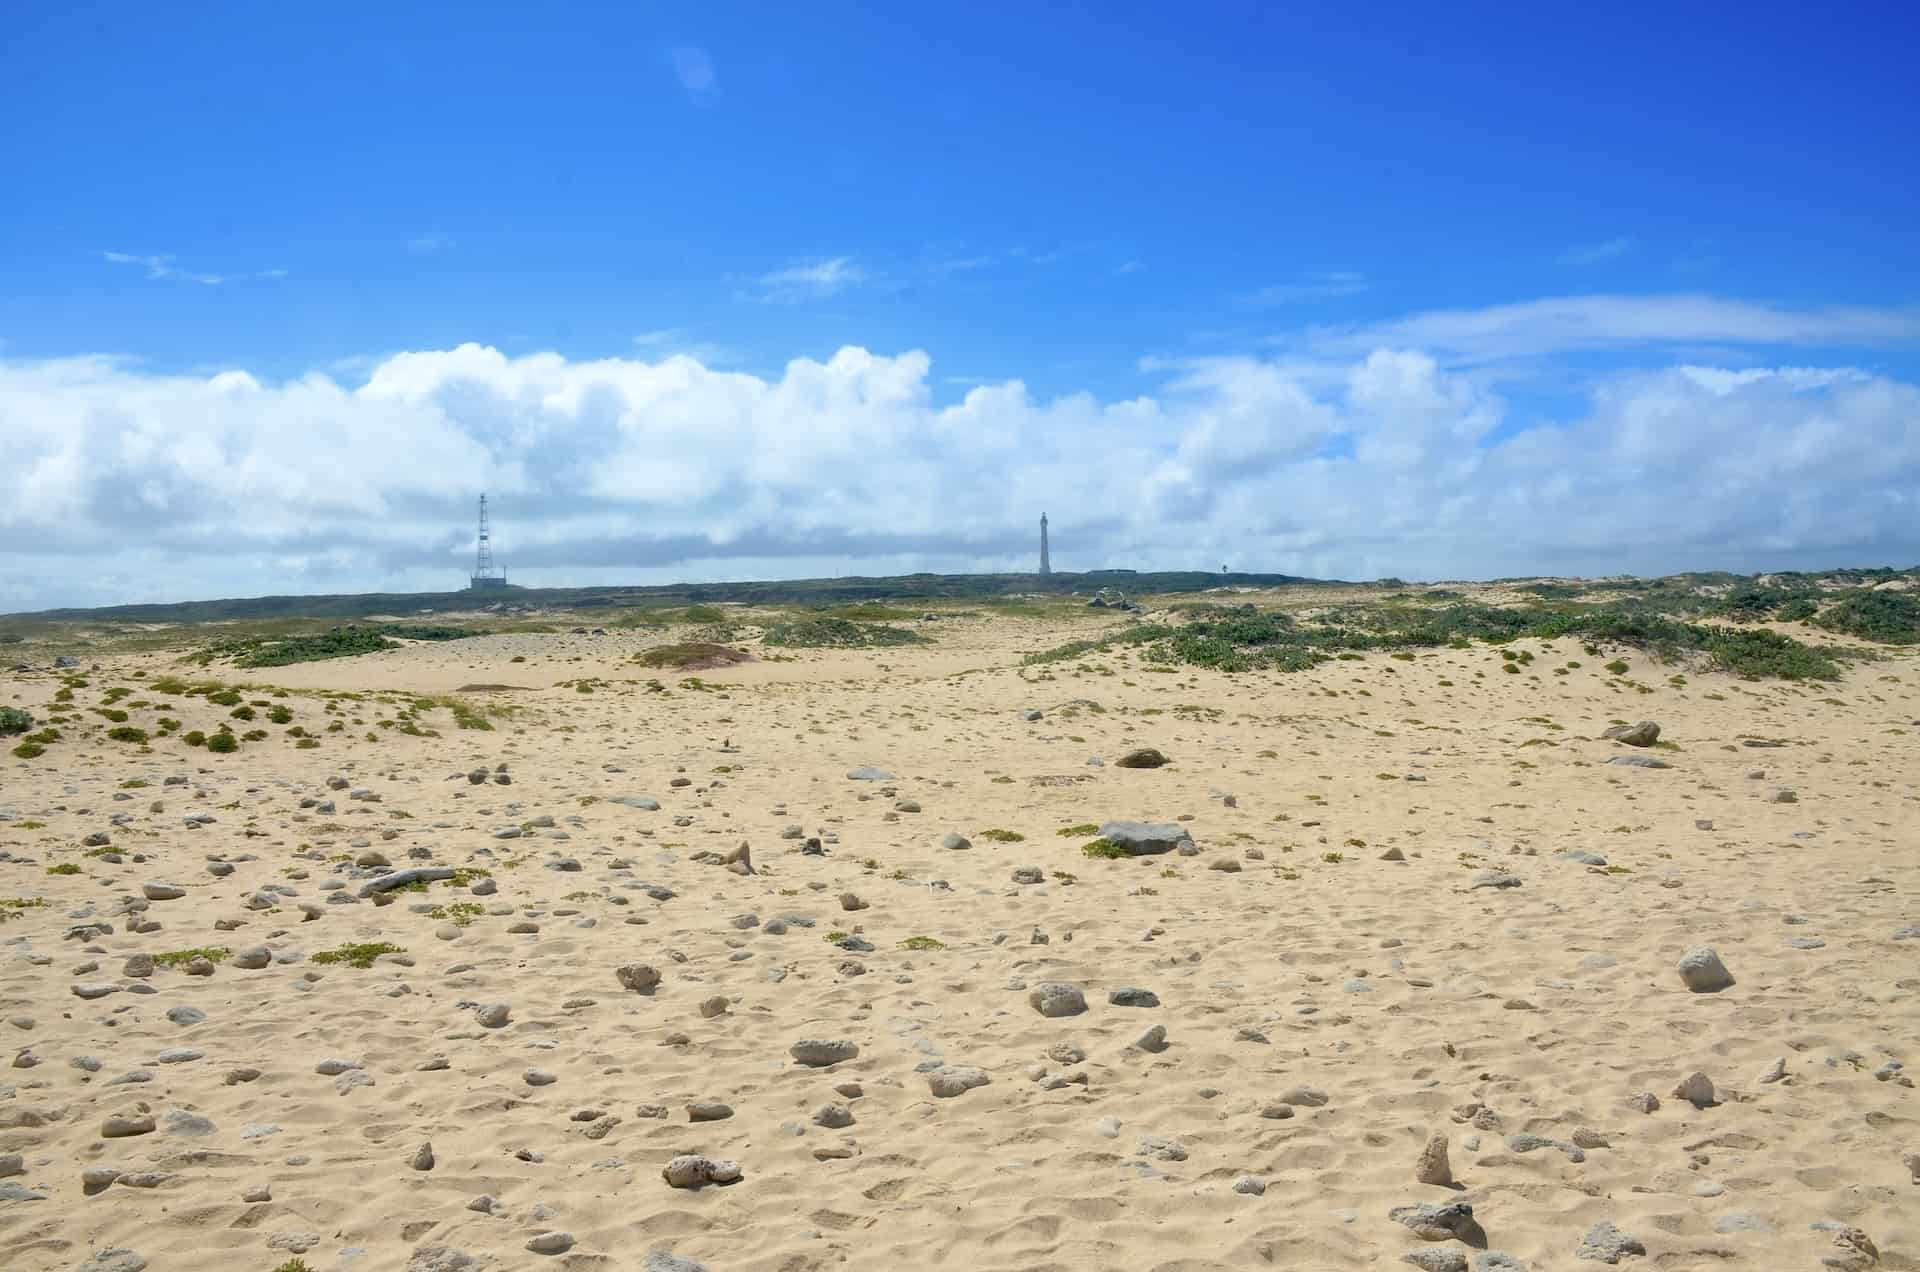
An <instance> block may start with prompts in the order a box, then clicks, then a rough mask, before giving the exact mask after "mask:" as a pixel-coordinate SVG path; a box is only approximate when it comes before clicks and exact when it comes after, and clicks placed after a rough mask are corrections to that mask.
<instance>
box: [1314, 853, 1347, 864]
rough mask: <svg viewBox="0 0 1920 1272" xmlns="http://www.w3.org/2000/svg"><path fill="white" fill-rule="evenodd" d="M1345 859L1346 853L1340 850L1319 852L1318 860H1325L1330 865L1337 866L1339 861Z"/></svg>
mask: <svg viewBox="0 0 1920 1272" xmlns="http://www.w3.org/2000/svg"><path fill="white" fill-rule="evenodd" d="M1346 859H1347V855H1346V854H1345V853H1342V852H1323V853H1321V854H1320V860H1322V861H1324V862H1326V863H1327V864H1328V865H1330V866H1337V865H1339V864H1340V863H1341V862H1343V861H1345V860H1346Z"/></svg>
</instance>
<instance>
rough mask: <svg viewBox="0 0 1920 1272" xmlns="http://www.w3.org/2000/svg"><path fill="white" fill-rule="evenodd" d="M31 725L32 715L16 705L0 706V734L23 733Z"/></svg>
mask: <svg viewBox="0 0 1920 1272" xmlns="http://www.w3.org/2000/svg"><path fill="white" fill-rule="evenodd" d="M32 727H33V717H32V716H31V715H29V714H28V713H26V712H25V711H22V710H21V709H20V708H18V707H0V734H7V733H25V732H26V731H27V730H28V729H31V728H32Z"/></svg>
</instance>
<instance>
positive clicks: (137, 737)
mask: <svg viewBox="0 0 1920 1272" xmlns="http://www.w3.org/2000/svg"><path fill="white" fill-rule="evenodd" d="M107 736H108V737H110V738H112V739H113V740H114V741H115V742H145V741H146V740H147V731H146V730H145V729H136V728H134V727H133V726H132V725H130V724H123V725H121V726H120V727H119V728H117V729H108V730H107Z"/></svg>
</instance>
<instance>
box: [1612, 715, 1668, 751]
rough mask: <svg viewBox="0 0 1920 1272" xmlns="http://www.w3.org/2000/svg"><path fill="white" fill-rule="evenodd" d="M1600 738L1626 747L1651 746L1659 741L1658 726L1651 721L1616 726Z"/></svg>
mask: <svg viewBox="0 0 1920 1272" xmlns="http://www.w3.org/2000/svg"><path fill="white" fill-rule="evenodd" d="M1600 736H1601V737H1603V738H1612V739H1613V740H1614V741H1615V742H1625V743H1626V744H1627V745H1628V746H1652V745H1653V744H1654V743H1655V742H1658V741H1659V740H1660V726H1659V725H1657V724H1655V723H1654V722H1653V721H1651V720H1642V721H1641V722H1640V723H1638V724H1616V725H1614V726H1613V727H1612V728H1611V729H1608V730H1607V731H1606V732H1605V733H1602V734H1601V735H1600Z"/></svg>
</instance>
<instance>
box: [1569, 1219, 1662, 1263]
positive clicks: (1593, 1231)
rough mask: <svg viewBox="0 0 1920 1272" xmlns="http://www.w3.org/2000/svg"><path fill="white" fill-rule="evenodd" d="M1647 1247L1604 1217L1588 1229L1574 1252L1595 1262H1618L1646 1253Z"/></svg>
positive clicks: (1574, 1254) (1578, 1256)
mask: <svg viewBox="0 0 1920 1272" xmlns="http://www.w3.org/2000/svg"><path fill="white" fill-rule="evenodd" d="M1646 1252H1647V1247H1646V1246H1644V1245H1642V1244H1641V1243H1640V1240H1639V1238H1637V1237H1632V1236H1629V1235H1627V1234H1626V1233H1624V1232H1622V1231H1620V1229H1618V1228H1616V1227H1614V1226H1613V1225H1612V1224H1610V1223H1608V1222H1607V1221H1606V1220H1604V1219H1602V1220H1601V1221H1600V1222H1599V1223H1596V1224H1594V1225H1593V1227H1591V1228H1589V1229H1587V1235H1586V1236H1584V1237H1582V1238H1580V1245H1579V1247H1578V1248H1577V1249H1575V1250H1574V1252H1573V1257H1574V1258H1576V1259H1588V1260H1591V1261H1592V1262H1594V1263H1618V1262H1620V1260H1622V1259H1624V1258H1626V1257H1627V1256H1628V1255H1633V1254H1645V1253H1646Z"/></svg>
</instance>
